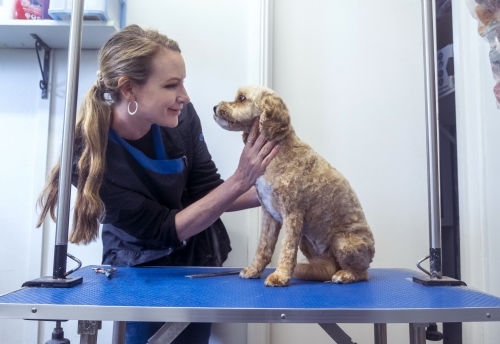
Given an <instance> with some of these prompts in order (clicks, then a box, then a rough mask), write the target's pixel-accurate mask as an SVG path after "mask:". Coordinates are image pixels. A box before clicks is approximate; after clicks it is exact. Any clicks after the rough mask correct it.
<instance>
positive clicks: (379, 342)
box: [374, 324, 387, 344]
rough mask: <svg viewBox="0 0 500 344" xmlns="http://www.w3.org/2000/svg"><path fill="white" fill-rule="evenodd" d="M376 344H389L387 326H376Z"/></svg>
mask: <svg viewBox="0 0 500 344" xmlns="http://www.w3.org/2000/svg"><path fill="white" fill-rule="evenodd" d="M374 336H375V344H387V324H374Z"/></svg>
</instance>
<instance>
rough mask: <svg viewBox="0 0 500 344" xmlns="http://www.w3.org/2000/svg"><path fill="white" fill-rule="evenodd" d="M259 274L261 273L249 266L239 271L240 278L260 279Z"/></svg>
mask: <svg viewBox="0 0 500 344" xmlns="http://www.w3.org/2000/svg"><path fill="white" fill-rule="evenodd" d="M261 274H262V273H261V272H259V271H258V270H257V269H255V268H253V267H251V266H249V267H248V268H244V269H243V270H241V271H240V277H241V278H260V275H261Z"/></svg>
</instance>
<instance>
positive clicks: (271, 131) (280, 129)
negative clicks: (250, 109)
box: [259, 92, 292, 141]
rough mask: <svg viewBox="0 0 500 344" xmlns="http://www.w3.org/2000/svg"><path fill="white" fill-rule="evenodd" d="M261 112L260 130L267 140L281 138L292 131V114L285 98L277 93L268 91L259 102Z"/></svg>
mask: <svg viewBox="0 0 500 344" xmlns="http://www.w3.org/2000/svg"><path fill="white" fill-rule="evenodd" d="M259 107H260V110H261V114H260V121H259V131H260V133H261V134H262V135H264V137H265V138H266V140H268V141H276V140H281V139H282V138H284V137H285V136H287V135H288V133H290V131H291V129H292V127H291V125H290V115H289V114H288V108H287V107H286V105H285V103H284V102H283V100H282V99H281V98H280V97H278V96H277V95H276V94H274V93H271V92H266V93H265V94H264V95H263V96H262V98H261V100H260V104H259Z"/></svg>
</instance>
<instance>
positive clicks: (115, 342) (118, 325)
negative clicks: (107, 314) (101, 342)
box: [111, 321, 127, 344]
mask: <svg viewBox="0 0 500 344" xmlns="http://www.w3.org/2000/svg"><path fill="white" fill-rule="evenodd" d="M126 328H127V323H126V322H125V321H114V322H113V338H112V339H111V344H123V343H125V330H126Z"/></svg>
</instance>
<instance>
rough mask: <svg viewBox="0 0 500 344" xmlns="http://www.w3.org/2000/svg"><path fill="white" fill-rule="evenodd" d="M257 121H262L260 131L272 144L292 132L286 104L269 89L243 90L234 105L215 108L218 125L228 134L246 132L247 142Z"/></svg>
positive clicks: (242, 88)
mask: <svg viewBox="0 0 500 344" xmlns="http://www.w3.org/2000/svg"><path fill="white" fill-rule="evenodd" d="M256 117H260V119H259V131H260V133H261V134H262V135H263V136H264V137H265V138H266V140H268V141H277V140H281V139H283V138H284V137H285V136H287V135H288V133H290V132H291V131H292V126H291V124H290V115H289V114H288V109H287V107H286V105H285V103H284V102H283V100H282V99H281V98H280V97H278V95H277V94H276V93H275V92H274V91H273V90H271V89H269V88H267V87H262V86H247V87H241V88H240V89H239V90H238V92H237V93H236V97H235V99H234V101H232V102H220V103H219V104H218V105H216V106H214V119H215V121H216V122H217V124H219V125H220V126H221V127H222V128H224V129H226V130H230V131H242V132H243V133H244V134H243V139H244V140H246V136H247V135H248V133H249V132H250V128H251V127H252V123H253V120H254V119H255V118H256Z"/></svg>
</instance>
